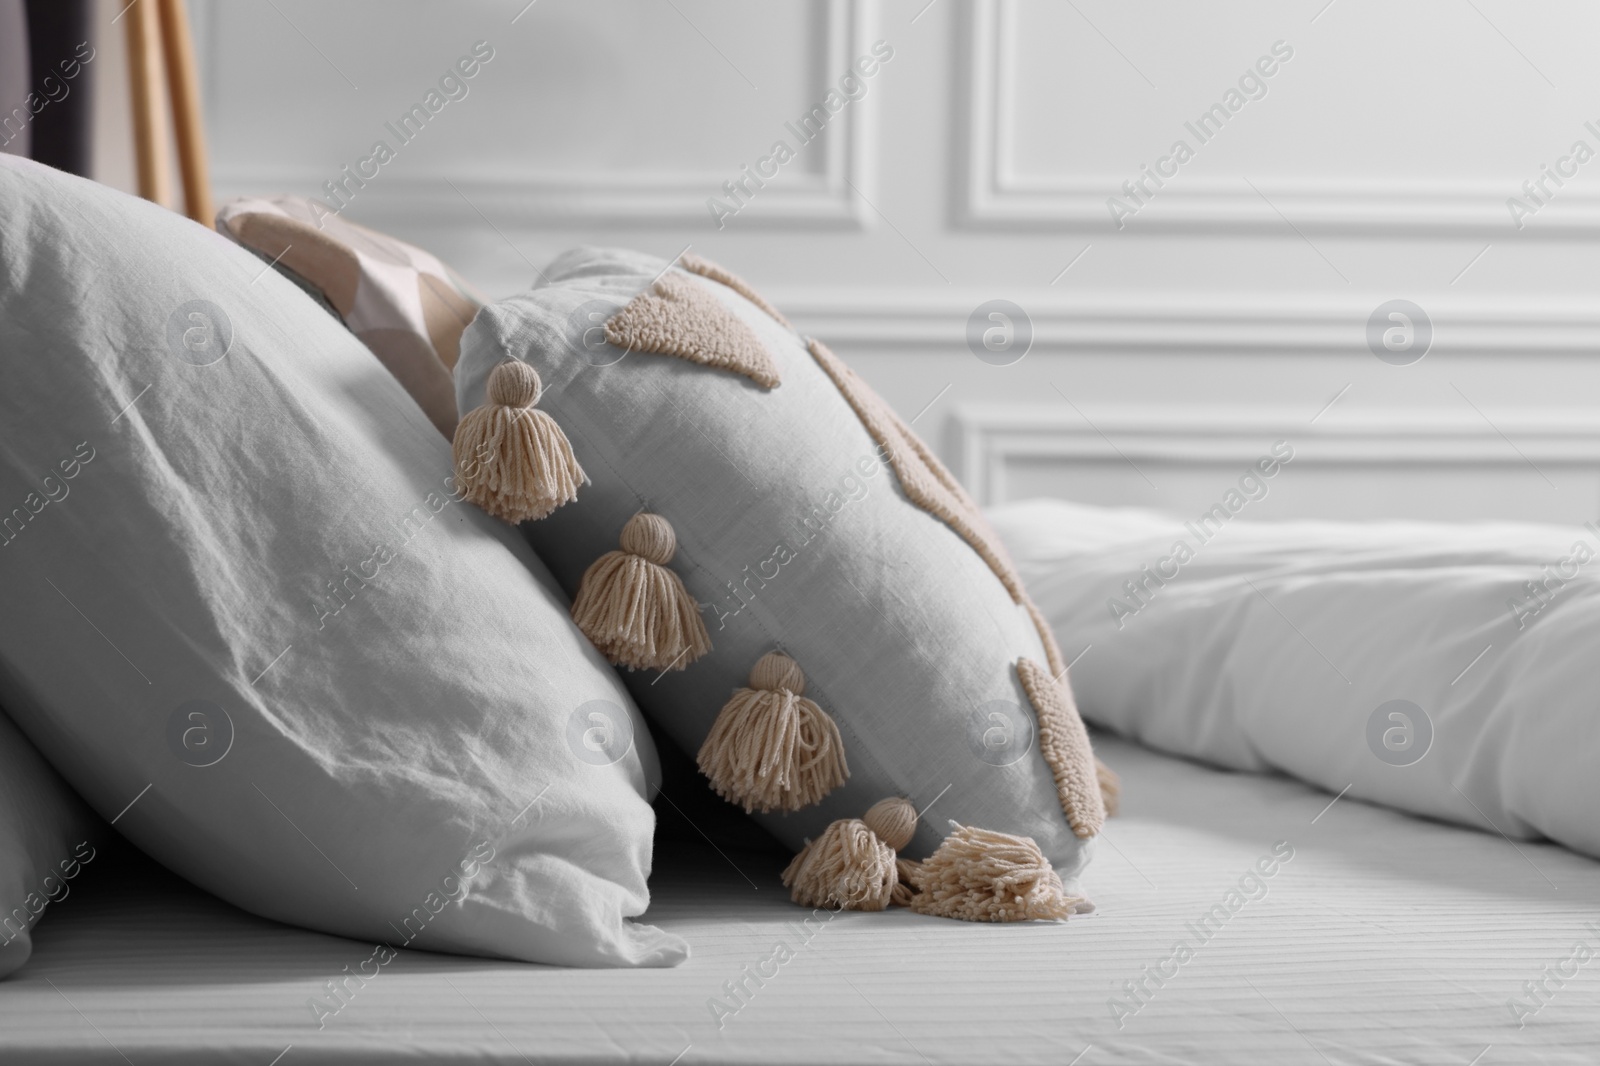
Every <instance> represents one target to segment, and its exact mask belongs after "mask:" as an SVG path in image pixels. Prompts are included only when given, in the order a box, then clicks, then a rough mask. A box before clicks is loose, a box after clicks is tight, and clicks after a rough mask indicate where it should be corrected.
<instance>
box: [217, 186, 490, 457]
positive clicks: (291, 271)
mask: <svg viewBox="0 0 1600 1066" xmlns="http://www.w3.org/2000/svg"><path fill="white" fill-rule="evenodd" d="M217 232H219V233H221V234H222V235H223V236H225V237H231V238H232V239H233V240H236V241H238V242H239V243H240V244H242V245H244V246H245V247H246V248H249V249H250V250H251V251H253V252H255V253H256V254H257V255H259V256H260V257H261V258H262V259H264V260H266V261H267V262H269V263H271V264H272V265H273V267H274V268H275V269H276V270H277V271H278V272H279V273H281V274H283V275H284V276H286V277H288V278H289V279H290V280H291V281H294V282H295V283H296V284H298V285H300V286H301V287H302V288H304V289H306V290H307V291H308V292H309V293H311V294H312V295H313V296H315V297H317V298H319V299H320V300H322V301H323V302H325V304H326V305H327V307H328V308H329V309H330V310H331V311H333V312H334V313H335V314H337V315H338V316H339V318H340V320H341V321H343V322H344V324H345V325H346V326H348V327H349V328H350V332H352V333H354V334H355V335H356V336H357V337H359V338H360V339H361V343H363V344H365V345H366V346H367V347H368V348H370V349H371V350H372V354H374V355H376V356H377V357H378V359H379V360H380V361H381V362H382V363H383V365H384V366H386V367H388V368H389V372H390V373H391V374H393V375H394V376H395V377H396V378H397V379H398V380H399V381H400V384H402V385H404V386H405V389H406V392H408V393H410V394H411V398H412V399H413V400H415V401H417V406H419V407H421V408H422V409H423V411H425V412H426V413H427V415H428V418H429V419H430V420H431V421H432V422H433V424H434V425H435V426H437V427H438V429H439V432H441V433H443V434H444V435H445V439H446V440H448V439H449V438H450V437H451V436H452V435H454V433H455V428H456V395H455V387H454V385H453V384H452V383H451V380H450V370H451V368H452V367H454V366H455V364H456V358H457V356H458V355H459V353H460V346H461V333H462V331H463V330H465V329H466V328H467V323H468V322H471V321H472V316H473V315H475V314H477V313H478V308H480V307H482V306H483V304H484V302H485V301H484V298H483V297H482V296H481V295H480V294H479V293H478V292H477V290H475V289H474V288H473V287H472V286H471V285H470V284H468V283H467V282H466V281H464V280H463V279H462V278H461V276H460V275H459V274H457V273H456V272H455V271H453V270H451V269H450V268H449V267H448V266H446V265H445V264H444V263H442V262H440V261H439V260H438V259H437V258H435V257H434V256H433V255H431V254H429V253H428V252H425V251H423V250H422V249H421V248H418V247H416V246H415V245H411V244H407V243H406V242H405V241H400V240H396V239H395V238H393V237H390V236H388V235H387V234H384V233H378V232H375V231H373V230H370V229H367V228H366V227H365V226H360V225H357V224H356V223H354V222H349V221H347V220H345V219H343V218H341V217H340V216H339V215H338V214H337V213H335V212H333V211H330V210H329V209H328V207H327V206H326V205H325V204H323V203H322V202H321V201H320V200H312V199H308V198H306V197H303V196H269V197H260V196H249V197H242V198H240V199H237V200H230V201H229V202H227V203H225V204H223V205H222V207H221V208H220V209H219V210H218V211H217Z"/></svg>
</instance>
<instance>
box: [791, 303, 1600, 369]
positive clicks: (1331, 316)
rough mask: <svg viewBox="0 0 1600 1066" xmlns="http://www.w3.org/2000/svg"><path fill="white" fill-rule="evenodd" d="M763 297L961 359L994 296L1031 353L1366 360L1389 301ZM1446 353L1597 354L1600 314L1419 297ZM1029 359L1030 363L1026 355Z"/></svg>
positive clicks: (888, 340)
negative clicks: (1371, 329) (1368, 334)
mask: <svg viewBox="0 0 1600 1066" xmlns="http://www.w3.org/2000/svg"><path fill="white" fill-rule="evenodd" d="M762 291H763V292H764V293H766V295H767V296H768V298H769V299H771V300H772V302H773V303H774V304H775V305H776V306H777V307H778V308H779V309H781V310H782V311H783V313H784V314H785V315H786V316H788V317H789V318H790V319H791V320H792V321H794V323H795V324H796V326H797V327H798V328H799V329H801V330H802V331H804V332H806V333H809V334H812V335H815V336H817V337H820V338H822V339H823V340H825V341H826V342H828V344H829V345H830V346H832V347H834V348H836V349H840V350H846V349H850V350H858V349H863V348H866V349H872V348H887V349H893V348H919V349H927V348H938V347H943V348H946V349H954V350H959V351H963V352H964V351H965V350H966V349H965V344H966V340H965V331H966V324H967V318H968V316H969V315H970V314H971V313H972V311H973V309H974V308H975V307H977V306H978V305H979V304H980V303H982V302H983V301H985V300H988V299H991V298H993V297H994V296H996V295H1004V296H1006V297H1007V298H1008V299H1011V300H1014V301H1015V302H1016V303H1017V304H1019V305H1020V306H1021V307H1022V308H1023V309H1024V310H1025V311H1026V312H1027V313H1028V316H1029V318H1030V319H1031V321H1032V324H1033V336H1034V340H1033V349H1032V352H1033V353H1041V352H1148V353H1156V354H1179V355H1182V354H1193V355H1207V354H1213V353H1221V354H1243V355H1274V354H1314V353H1346V354H1348V353H1353V352H1355V353H1361V354H1362V355H1364V356H1366V357H1367V358H1371V356H1370V354H1368V352H1367V349H1366V340H1365V329H1366V322H1367V318H1368V317H1369V316H1370V315H1371V313H1372V310H1373V309H1374V308H1376V307H1377V306H1378V305H1379V304H1380V303H1383V302H1384V301H1385V300H1386V299H1387V298H1388V297H1387V296H1380V295H1376V294H1374V295H1371V296H1370V297H1368V298H1367V299H1364V300H1356V299H1350V300H1342V301H1340V302H1338V303H1335V302H1332V301H1326V300H1322V301H1318V300H1312V299H1307V298H1302V297H1299V296H1296V295H1281V296H1262V297H1259V298H1254V299H1251V300H1249V301H1248V302H1243V301H1241V300H1240V299H1239V297H1238V295H1237V294H1228V295H1227V296H1226V297H1219V298H1218V299H1216V300H1211V301H1207V300H1204V299H1200V298H1196V297H1194V296H1192V295H1191V296H1188V297H1179V296H1176V295H1161V296H1154V297H1151V296H1139V297H1132V296H1130V295H1129V294H1127V293H1096V292H1082V293H1078V294H1075V295H1073V296H1071V297H1069V298H1064V297H1063V296H1062V295H1061V293H1059V292H1050V291H1048V290H1044V291H1036V292H1029V291H1024V290H1013V291H1007V292H1004V293H996V292H993V291H988V290H984V291H968V290H955V291H951V290H950V289H947V288H945V287H942V286H940V287H937V288H933V287H930V288H926V289H909V288H893V289H890V288H853V289H839V288H820V287H804V288H801V287H794V288H788V289H785V288H782V287H780V286H771V285H763V286H762ZM1418 299H1419V300H1420V302H1421V303H1422V304H1423V306H1424V307H1425V309H1426V310H1427V311H1428V312H1429V315H1430V317H1431V319H1432V322H1433V329H1434V339H1433V347H1432V349H1431V350H1430V351H1429V353H1428V356H1427V358H1436V357H1438V356H1440V355H1473V356H1494V355H1500V356H1516V357H1521V358H1532V357H1549V356H1580V357H1584V358H1594V357H1595V356H1596V355H1600V304H1595V303H1592V302H1591V303H1576V302H1567V303H1534V302H1529V301H1510V300H1503V299H1502V300H1500V301H1495V302H1486V301H1483V300H1477V301H1468V300H1464V299H1461V298H1459V297H1456V298H1454V299H1452V300H1450V301H1449V302H1439V303H1435V302H1432V301H1430V300H1429V299H1428V298H1427V297H1426V296H1423V295H1419V296H1418ZM1029 358H1032V354H1031V353H1030V356H1029Z"/></svg>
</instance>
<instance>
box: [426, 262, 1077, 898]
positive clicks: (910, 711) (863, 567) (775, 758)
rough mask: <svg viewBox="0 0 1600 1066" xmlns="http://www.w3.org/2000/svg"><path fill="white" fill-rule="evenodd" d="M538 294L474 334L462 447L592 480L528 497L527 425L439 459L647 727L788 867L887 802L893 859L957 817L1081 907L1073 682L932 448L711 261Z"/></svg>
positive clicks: (634, 267)
mask: <svg viewBox="0 0 1600 1066" xmlns="http://www.w3.org/2000/svg"><path fill="white" fill-rule="evenodd" d="M545 278H546V280H544V281H542V282H541V283H540V284H539V285H538V286H537V287H535V288H534V289H532V290H531V291H529V292H526V293H523V294H522V295H519V296H516V297H513V298H511V299H508V300H505V301H502V302H500V303H497V304H493V305H491V306H489V307H487V308H485V309H484V310H483V311H482V312H481V313H480V314H479V315H478V317H477V319H476V320H475V321H474V322H473V324H472V325H471V326H470V327H469V328H468V330H467V332H466V333H465V334H464V336H463V338H462V349H461V360H460V362H459V363H458V364H457V367H456V371H455V373H456V387H457V399H458V404H459V407H460V410H461V411H462V412H473V413H471V414H464V416H463V426H465V425H467V424H468V422H469V421H470V422H472V423H473V424H474V425H482V426H484V427H495V426H504V427H513V426H518V425H521V423H522V422H523V420H530V419H532V417H533V414H532V413H533V412H534V411H538V412H542V414H543V415H546V416H548V418H549V420H550V423H551V424H552V425H553V426H554V427H556V428H558V429H559V431H560V434H561V437H562V440H560V441H557V440H555V437H554V434H553V432H551V433H548V434H546V433H545V431H544V430H540V431H539V434H543V435H544V436H543V439H545V444H542V445H540V446H539V447H541V448H547V449H556V450H557V451H559V449H560V448H561V447H565V446H567V445H568V444H569V443H570V449H571V452H572V455H573V456H574V462H575V464H576V465H577V466H578V467H581V476H586V477H587V482H579V481H574V482H570V483H568V482H561V483H560V484H557V483H556V481H554V480H551V481H550V483H549V484H548V485H547V484H546V483H545V481H544V480H543V479H542V478H541V476H540V475H539V474H538V472H537V471H536V469H535V467H534V464H533V463H532V461H531V460H530V459H529V458H527V457H528V456H530V455H532V453H533V450H534V445H533V444H531V443H529V442H530V441H531V440H532V439H533V436H535V434H534V431H533V430H532V429H531V428H528V429H523V430H517V431H516V432H513V431H512V430H511V429H510V428H507V429H506V430H505V431H503V432H502V431H500V430H491V429H485V430H484V431H483V432H482V433H479V434H477V435H475V436H474V437H473V438H472V441H471V442H470V444H469V445H463V443H462V441H461V438H459V437H458V447H457V459H458V464H460V466H461V474H462V481H463V482H464V483H465V482H467V481H471V480H473V479H476V480H477V481H478V482H481V483H482V484H483V485H484V486H485V488H484V495H483V497H482V499H483V501H484V503H485V505H486V506H488V507H490V508H491V509H494V510H496V511H497V512H498V513H501V514H504V515H507V516H508V517H511V518H513V519H517V518H526V519H529V520H527V521H523V522H522V526H521V528H522V530H523V532H524V534H525V535H526V536H527V537H528V539H529V540H530V542H531V543H532V544H533V546H534V548H535V550H536V551H537V552H538V554H539V555H540V557H541V558H542V559H543V560H544V561H545V562H546V563H547V564H548V565H549V567H550V569H551V570H552V571H553V572H554V573H555V575H556V577H557V580H559V581H560V582H561V583H562V584H563V585H564V586H565V587H566V590H567V592H568V593H569V594H570V595H573V596H574V597H575V598H576V599H577V600H578V603H577V606H576V610H575V616H576V617H577V620H578V622H579V626H580V628H582V629H583V630H584V632H586V633H587V634H588V635H589V636H590V638H591V639H592V640H593V641H594V643H595V644H596V646H597V647H598V648H600V649H601V651H602V652H603V653H605V654H606V656H607V658H609V659H610V660H611V661H612V662H613V663H617V664H619V665H621V666H624V667H626V668H627V669H626V671H625V673H624V677H625V680H626V681H627V683H628V684H629V686H630V687H631V688H632V690H633V692H634V694H635V696H636V698H637V699H638V701H639V703H640V705H641V707H643V708H644V710H645V712H646V713H647V714H649V715H651V716H652V717H653V718H654V719H655V720H656V721H657V722H658V723H659V724H660V726H661V727H662V728H663V729H664V730H665V731H666V732H667V733H668V734H669V735H670V736H672V737H673V739H674V740H676V741H677V743H678V744H680V745H681V746H682V747H683V748H684V750H685V751H687V752H690V753H698V755H699V760H700V765H701V768H702V770H704V771H705V772H706V774H707V776H708V779H709V783H710V785H711V786H712V787H714V788H715V789H716V790H717V791H718V792H719V793H720V794H721V795H723V796H724V797H725V798H727V799H728V800H730V801H731V802H734V803H737V804H739V805H740V806H742V807H744V808H745V809H747V810H750V811H752V812H753V816H754V817H756V818H758V819H759V820H761V821H762V822H763V824H765V825H766V826H767V827H768V828H769V829H770V830H772V831H773V832H774V833H775V834H777V835H778V836H779V837H780V838H781V839H783V840H784V841H785V842H786V843H788V844H789V845H790V846H792V847H793V848H794V849H795V850H796V851H800V850H801V849H802V848H803V847H804V846H805V844H806V842H807V841H808V840H809V839H815V838H820V837H822V836H823V834H824V832H825V831H826V830H828V828H829V826H830V824H831V823H834V822H836V821H840V820H850V819H858V818H859V817H860V815H861V812H862V811H864V810H866V809H867V808H868V807H870V806H871V805H872V804H873V803H875V802H876V801H878V800H879V799H881V798H883V797H884V796H904V797H907V798H908V799H909V800H910V801H911V803H912V804H914V805H915V807H916V808H917V809H918V810H922V809H923V808H928V807H930V806H931V810H928V811H927V813H926V817H924V818H922V819H921V821H920V822H919V823H918V824H917V826H916V828H915V831H914V834H913V836H912V838H911V839H910V840H908V841H907V842H906V844H905V847H904V848H903V849H901V848H898V847H897V848H896V849H895V851H896V852H901V853H903V854H901V855H900V857H899V858H900V861H908V862H914V861H916V860H919V859H925V858H928V857H930V856H932V855H933V853H934V852H935V850H936V849H938V848H939V846H940V845H941V843H943V842H945V837H946V836H947V835H948V834H947V833H945V832H943V831H942V830H941V828H940V827H945V826H948V824H949V822H950V821H951V820H954V821H955V822H957V823H959V824H960V825H961V826H970V827H975V830H974V831H975V832H981V833H988V834H1006V835H1008V836H1007V837H1006V838H1005V839H1010V837H1018V838H1031V840H1032V841H1034V842H1036V843H1037V845H1038V848H1039V851H1040V853H1041V854H1042V856H1043V857H1044V858H1045V859H1047V860H1048V867H1047V868H1053V870H1054V871H1055V873H1056V874H1058V875H1059V876H1060V878H1061V879H1062V881H1063V882H1064V892H1065V893H1066V895H1067V896H1077V895H1080V894H1081V893H1079V892H1077V890H1076V880H1077V877H1078V875H1079V873H1080V871H1081V870H1082V869H1083V866H1084V864H1085V863H1086V861H1087V859H1088V857H1089V855H1090V852H1091V850H1092V844H1093V838H1094V836H1095V835H1096V833H1098V832H1099V829H1100V826H1101V823H1102V821H1103V819H1104V817H1105V807H1104V802H1103V800H1102V796H1101V790H1100V783H1099V777H1098V774H1097V770H1096V764H1095V761H1094V757H1093V754H1092V752H1091V751H1090V748H1089V740H1088V736H1087V734H1086V733H1085V731H1084V728H1083V724H1082V722H1081V721H1080V720H1079V718H1078V714H1077V710H1076V707H1075V706H1074V704H1073V701H1072V693H1071V690H1070V688H1069V687H1068V686H1067V683H1066V668H1065V663H1064V662H1063V660H1062V657H1061V654H1060V652H1059V650H1058V649H1057V648H1056V646H1055V642H1054V640H1053V638H1052V637H1051V635H1050V633H1049V632H1048V630H1047V629H1046V628H1044V627H1043V623H1042V621H1041V619H1040V617H1039V615H1038V613H1037V612H1036V611H1035V610H1034V609H1033V607H1032V604H1031V603H1029V601H1028V598H1027V595H1026V593H1025V591H1024V590H1023V589H1022V586H1021V584H1020V582H1019V581H1018V579H1017V577H1016V575H1015V573H1014V571H1012V569H1011V567H1010V564H1009V562H1008V561H1007V558H1006V556H1005V553H1004V550H1003V549H1002V548H1001V547H1000V546H999V544H998V542H997V541H996V540H995V539H994V538H993V536H992V535H990V534H989V532H988V527H987V525H986V524H985V523H984V521H983V519H982V517H981V516H980V515H979V514H978V513H977V510H976V508H975V507H974V506H973V504H972V502H971V500H970V499H968V498H967V496H966V494H965V493H964V492H962V490H961V488H960V486H959V485H958V484H957V483H956V482H955V480H954V479H953V478H952V477H951V476H950V474H949V473H948V472H947V471H946V470H945V469H944V468H943V466H941V465H940V464H939V463H938V460H937V459H935V458H934V457H933V455H932V453H931V452H929V451H928V449H927V448H926V446H924V445H923V444H922V442H921V441H919V440H918V439H917V438H916V436H915V435H914V434H913V433H912V432H911V431H910V429H909V428H907V427H906V426H905V425H904V424H903V423H901V422H900V420H899V419H898V418H897V417H896V416H895V415H894V413H893V412H892V411H891V410H890V409H889V408H888V407H887V406H886V405H884V404H883V402H882V401H881V400H879V399H878V398H877V397H876V396H875V395H873V394H872V392H871V390H870V389H868V388H867V387H866V386H865V385H864V384H862V382H861V381H860V380H859V379H858V378H856V377H855V375H854V374H852V373H851V372H850V371H849V369H848V368H846V367H845V366H844V364H843V363H841V362H840V361H839V360H838V358H837V357H836V356H834V355H833V354H832V353H831V352H829V351H828V350H827V349H826V348H825V347H823V346H822V345H821V344H820V343H818V342H815V341H811V340H809V339H808V338H805V337H802V336H800V335H799V334H798V333H796V332H795V331H794V329H793V328H792V327H790V326H789V324H788V323H787V322H786V321H784V320H783V319H782V318H781V316H780V315H778V313H777V312H776V311H775V310H773V309H772V307H771V306H770V305H768V304H767V303H766V302H765V301H763V300H762V299H761V298H760V297H759V296H757V295H756V294H755V293H754V292H753V291H752V290H751V289H750V288H749V287H748V286H747V285H745V284H744V283H743V282H741V281H740V280H739V279H738V278H737V277H735V276H733V275H732V274H729V273H728V272H727V271H725V270H723V269H721V268H720V267H717V266H715V265H714V264H711V263H708V262H706V261H705V260H702V259H699V258H697V257H694V256H692V255H685V256H682V257H681V258H680V259H679V260H678V261H677V262H675V263H672V264H669V263H667V262H665V261H663V260H661V259H658V258H655V257H653V256H648V255H643V254H640V253H634V252H626V251H610V250H595V249H580V250H577V251H574V252H569V253H567V254H566V255H564V256H562V257H561V258H559V259H558V260H557V261H556V262H555V263H553V264H552V265H551V266H550V267H549V268H548V269H547V270H546V271H545ZM508 361H511V362H512V363H513V364H515V363H524V364H527V366H528V367H531V368H532V369H533V370H534V371H535V372H536V373H537V376H538V379H539V381H540V382H541V383H542V387H543V391H542V393H540V394H539V395H538V401H537V407H536V408H535V407H533V406H532V404H531V403H525V402H523V400H526V399H527V395H528V393H527V390H526V389H524V390H523V392H522V394H519V398H517V399H516V400H515V402H508V397H509V396H510V395H511V392H512V391H513V390H512V389H511V388H510V384H511V382H512V379H513V377H515V378H516V379H517V380H521V379H522V377H524V376H526V375H525V371H524V370H523V369H522V368H521V367H516V366H514V365H513V366H506V367H503V366H502V364H506V363H507V362H508ZM491 375H496V379H495V381H496V383H495V385H494V387H493V389H492V390H491V389H490V388H489V385H490V378H491ZM491 391H492V392H493V393H494V395H493V396H492V397H491V396H486V393H488V392H491ZM534 391H535V392H537V391H538V390H537V389H535V390H534ZM480 407H483V408H485V409H484V410H481V411H474V409H475V408H480ZM502 442H503V443H502ZM552 454H554V453H552ZM496 486H515V487H516V488H515V491H514V492H510V490H507V492H502V491H501V490H500V489H499V488H497V487H496ZM569 488H570V489H571V490H572V491H571V492H569V491H568V489H569ZM508 492H509V494H507V493H508ZM469 498H476V497H471V496H470V494H469ZM524 499H525V500H526V501H527V504H526V506H523V505H522V504H521V503H519V502H518V501H519V500H524ZM641 516H644V517H641ZM771 653H780V654H776V655H774V654H771ZM857 824H859V823H857ZM908 831H909V830H908ZM838 832H839V831H838V830H835V833H836V834H837V833H838ZM860 832H862V833H864V832H866V830H865V829H862V830H860ZM858 835H859V834H858ZM863 839H865V838H863ZM975 839H976V838H975ZM984 839H988V838H984ZM995 839H1000V838H998V837H997V838H995ZM840 846H842V845H840ZM985 854H986V855H988V854H989V853H988V852H985ZM890 861H891V866H892V863H893V861H894V860H893V859H891V860H890ZM985 861H989V860H988V859H985ZM977 868H978V867H976V866H974V864H973V863H971V862H967V863H965V864H964V865H962V866H961V869H963V870H971V869H977ZM962 876H966V875H965V874H963V875H962ZM952 883H953V882H952ZM885 891H886V890H885ZM879 894H880V895H881V894H882V893H879ZM874 898H875V899H876V898H877V897H876V896H875V897H874Z"/></svg>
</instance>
